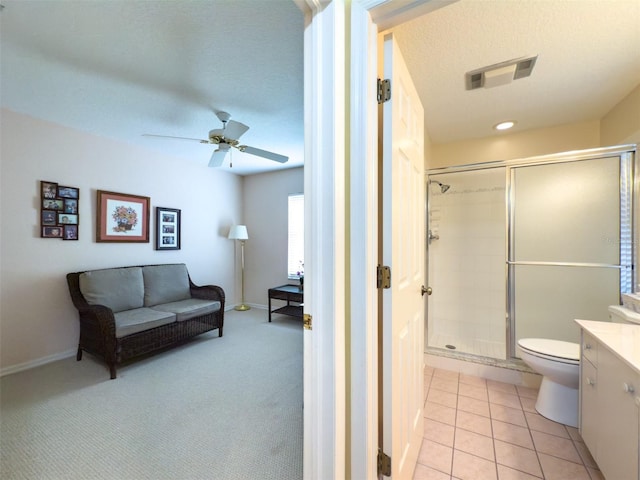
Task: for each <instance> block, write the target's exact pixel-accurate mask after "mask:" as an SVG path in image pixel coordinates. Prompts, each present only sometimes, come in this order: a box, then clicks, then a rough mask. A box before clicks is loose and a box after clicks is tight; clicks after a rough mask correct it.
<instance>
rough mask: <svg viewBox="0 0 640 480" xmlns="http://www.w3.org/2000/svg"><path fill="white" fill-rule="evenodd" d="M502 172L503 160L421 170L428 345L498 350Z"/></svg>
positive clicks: (502, 327)
mask: <svg viewBox="0 0 640 480" xmlns="http://www.w3.org/2000/svg"><path fill="white" fill-rule="evenodd" d="M505 176H506V170H505V167H498V168H486V169H480V170H474V171H466V172H455V173H446V174H431V175H429V180H428V189H427V190H428V239H427V241H428V270H427V271H428V282H429V286H430V287H431V288H432V291H433V293H432V295H430V296H429V297H428V305H427V317H428V320H427V339H426V345H427V347H429V348H436V349H442V350H447V351H452V352H459V353H466V354H472V355H478V356H483V357H490V358H497V359H505V358H506V351H507V347H506V343H507V336H506V321H505V305H506V303H505V298H506V270H505V259H506V237H505V231H506V214H505V211H506V199H505V198H506V197H505V178H506V177H505Z"/></svg>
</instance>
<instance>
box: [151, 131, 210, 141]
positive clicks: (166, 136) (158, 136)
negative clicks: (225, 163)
mask: <svg viewBox="0 0 640 480" xmlns="http://www.w3.org/2000/svg"><path fill="white" fill-rule="evenodd" d="M142 136H143V137H156V138H172V139H174V140H188V141H191V142H199V143H209V140H202V139H201V138H188V137H173V136H171V135H153V134H151V133H143V134H142Z"/></svg>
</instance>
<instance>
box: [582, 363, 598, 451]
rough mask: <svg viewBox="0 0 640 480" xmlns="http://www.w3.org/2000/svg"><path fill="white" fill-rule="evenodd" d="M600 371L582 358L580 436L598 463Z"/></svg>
mask: <svg viewBox="0 0 640 480" xmlns="http://www.w3.org/2000/svg"><path fill="white" fill-rule="evenodd" d="M599 417H600V415H599V410H598V371H597V370H596V368H595V367H594V366H593V364H592V363H591V362H590V361H589V360H587V358H585V357H584V356H583V357H582V377H581V378H580V435H582V439H583V440H584V443H585V444H586V445H587V448H588V449H589V452H591V456H592V457H593V458H594V459H595V460H596V462H597V461H598V422H599V420H598V418H599Z"/></svg>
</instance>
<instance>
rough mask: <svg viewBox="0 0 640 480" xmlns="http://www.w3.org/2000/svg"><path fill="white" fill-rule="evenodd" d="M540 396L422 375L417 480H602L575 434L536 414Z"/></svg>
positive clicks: (435, 372)
mask: <svg viewBox="0 0 640 480" xmlns="http://www.w3.org/2000/svg"><path fill="white" fill-rule="evenodd" d="M536 395H537V390H534V389H531V388H525V387H520V386H515V385H511V384H508V383H502V382H496V381H492V380H485V379H483V378H479V377H473V376H468V375H465V374H459V373H457V372H451V371H448V370H441V369H433V368H430V367H427V368H426V369H425V397H426V403H425V408H424V416H425V419H424V438H423V441H422V448H421V450H420V455H419V457H418V465H417V466H416V470H415V473H414V476H413V479H414V480H498V479H499V480H535V479H541V478H542V479H546V480H583V479H584V480H596V479H597V480H604V477H603V476H602V474H601V473H600V471H599V470H598V468H597V466H596V464H595V462H594V461H593V458H592V457H591V455H590V454H589V451H588V450H587V448H586V446H585V444H584V443H583V442H582V439H581V438H580V434H579V433H578V430H577V429H575V428H572V427H567V426H565V425H561V424H559V423H555V422H552V421H551V420H548V419H546V418H544V417H543V416H541V415H539V414H538V413H537V412H536V410H535V408H534V405H535V400H536Z"/></svg>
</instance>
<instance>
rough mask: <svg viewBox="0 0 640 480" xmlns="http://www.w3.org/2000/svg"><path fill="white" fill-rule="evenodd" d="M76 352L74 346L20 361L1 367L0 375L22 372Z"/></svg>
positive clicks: (70, 355)
mask: <svg viewBox="0 0 640 480" xmlns="http://www.w3.org/2000/svg"><path fill="white" fill-rule="evenodd" d="M76 353H78V349H77V348H74V349H72V350H66V351H64V352H60V353H55V354H53V355H49V356H47V357H40V358H36V359H35V360H30V361H28V362H24V363H18V364H16V365H10V366H8V367H6V368H2V369H0V377H4V376H5V375H11V374H13V373H18V372H22V371H24V370H30V369H32V368H36V367H40V366H42V365H46V364H47V363H52V362H57V361H58V360H63V359H65V358H69V357H73V356H74V355H75V354H76Z"/></svg>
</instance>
